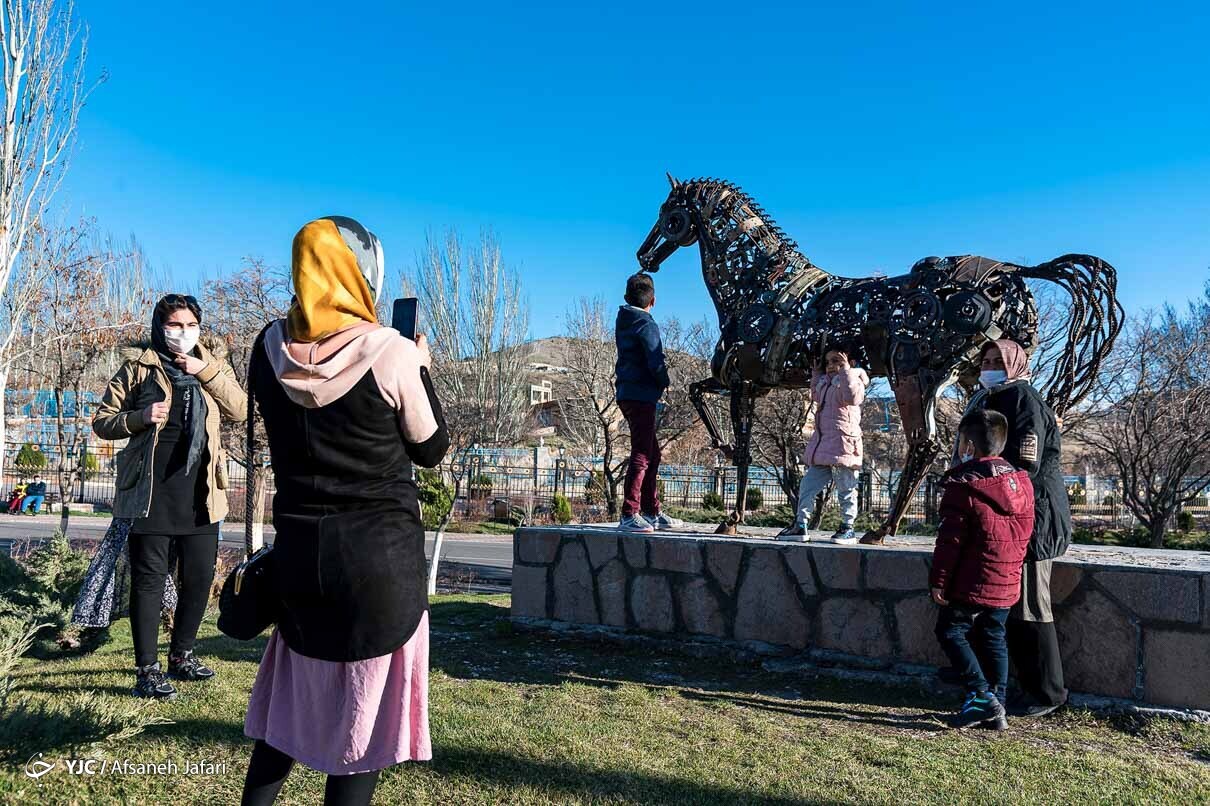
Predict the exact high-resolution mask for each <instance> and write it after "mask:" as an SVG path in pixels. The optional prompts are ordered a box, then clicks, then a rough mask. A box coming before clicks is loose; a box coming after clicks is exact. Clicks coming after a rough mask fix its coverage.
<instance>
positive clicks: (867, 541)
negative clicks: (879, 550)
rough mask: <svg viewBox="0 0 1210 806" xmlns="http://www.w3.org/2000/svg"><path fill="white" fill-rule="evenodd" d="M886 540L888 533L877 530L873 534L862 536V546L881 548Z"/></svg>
mask: <svg viewBox="0 0 1210 806" xmlns="http://www.w3.org/2000/svg"><path fill="white" fill-rule="evenodd" d="M885 538H886V532H884V531H883V530H882V529H875V530H873V531H872V532H866V533H865V534H864V535H862V536H861V541H860V542H861V544H862V545H865V546H881V545H882V544H883V540H884V539H885Z"/></svg>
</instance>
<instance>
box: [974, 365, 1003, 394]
mask: <svg viewBox="0 0 1210 806" xmlns="http://www.w3.org/2000/svg"><path fill="white" fill-rule="evenodd" d="M1007 380H1008V373H1007V372H1005V371H1004V370H1002V369H985V370H983V371H982V372H980V373H979V383H981V384H983V388H984V389H991V388H992V387H993V386H999V385H1000V384H1002V383H1004V382H1006V381H1007Z"/></svg>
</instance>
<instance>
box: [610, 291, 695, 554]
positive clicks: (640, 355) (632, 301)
mask: <svg viewBox="0 0 1210 806" xmlns="http://www.w3.org/2000/svg"><path fill="white" fill-rule="evenodd" d="M654 306H655V283H654V282H652V279H651V275H650V274H644V273H642V272H640V273H638V274H636V275H634V276H632V277H631V278H630V279H628V280H627V281H626V304H625V305H623V306H622V307H621V308H619V309H618V320H617V325H616V326H615V329H614V338H615V339H616V341H617V345H618V363H617V368H616V372H615V376H616V378H617V400H618V407H619V408H620V409H621V410H622V416H624V417H625V418H626V422H627V423H628V424H629V425H630V465H629V466H628V467H627V469H626V487H625V491H624V498H623V503H622V520H621V523H619V524H618V528H620V529H622V530H623V531H627V532H653V531H655V530H656V529H664V530H667V529H675V528H677V527H679V526H682V525H683V523H682V522H681V521H679V520H677V519H676V518H670V517H668V516H667V515H665V514H664V513H662V512H660V499H659V494H658V493H657V489H656V484H657V483H658V476H659V470H660V444H659V441H658V440H657V439H656V432H655V415H656V404H657V403H658V402H659V400H660V397H661V396H662V395H663V394H664V390H665V389H667V388H668V386H669V385H670V381H669V379H668V365H667V363H666V362H665V361H664V345H663V344H662V343H661V341H660V328H659V325H657V324H656V323H655V319H654V318H652V316H651V309H652V308H653V307H654Z"/></svg>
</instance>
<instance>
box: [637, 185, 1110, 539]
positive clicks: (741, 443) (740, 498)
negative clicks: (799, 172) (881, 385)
mask: <svg viewBox="0 0 1210 806" xmlns="http://www.w3.org/2000/svg"><path fill="white" fill-rule="evenodd" d="M668 181H669V183H670V184H671V185H672V190H671V192H669V194H668V198H667V199H666V200H665V201H664V203H663V205H662V206H661V207H660V212H659V219H658V220H657V221H656V223H655V225H654V226H653V227H652V228H651V233H650V234H649V235H648V236H647V239H646V240H645V241H643V245H642V246H641V247H640V248H639V251H638V260H639V265H640V266H641V267H642V269H643V270H645V271H649V272H654V271H658V270H659V268H660V264H661V263H663V261H664V260H665V259H666V258H667V257H668V256H669V255H671V254H672V253H673V252H674V251H676V250H677V249H678V248H680V247H682V246H691V245H693V244H694V243H696V244H697V245H698V248H699V250H700V252H701V261H702V276H703V277H704V278H705V281H706V287H707V288H708V289H709V291H710V297H711V299H712V300H713V301H714V306H715V308H716V309H717V311H718V319H719V330H720V332H721V336H720V338H719V341H718V345H717V347H716V348H715V352H714V358H713V360H712V362H711V375H712V377H710V378H708V379H706V380H703V381H701V382H699V383H696V384H694V385H693V386H692V387H691V389H690V394H691V397H692V399H693V401H694V405H695V406H696V408H697V411H698V414H699V415H700V416H701V418H702V421H703V422H704V423H705V425H706V428H707V430H708V432H709V434H710V438H711V440H712V441H713V443H714V446H715V447H716V448H718V449H720V450H722V451H723V452H724V454H725V455H727V456H728V457H729V458H730V460H731V461H732V463H733V464H734V465H735V466H736V468H737V476H738V485H737V487H738V489H737V491H736V492H737V495H736V508H735V510H734V512H733V513H732V514H731V516H730V518H729V519H728V521H727V522H725V523H724V524H722V525H721V526H720V527H719V532H720V533H722V534H735V533H736V531H737V527H738V526H739V525H740V524H742V523H743V522H744V503H745V500H746V494H747V488H748V465H749V464H750V462H751V439H752V420H753V416H754V413H755V408H756V400H757V398H759V397H760V396H762V395H764V394H767V393H768V392H769V391H770V390H772V389H775V388H805V387H808V386H809V385H810V382H811V369H812V367H814V366H816V365H817V363H818V362H819V360H820V359H821V358H822V356H823V354H824V352H825V351H826V350H827V349H828V347H830V346H834V345H840V346H843V347H844V348H845V349H847V350H848V351H849V353H850V355H853V356H855V357H856V358H857V360H858V361H859V362H860V363H861V364H862V366H864V367H865V368H866V369H867V371H868V372H869V374H870V375H871V376H875V377H878V376H881V377H886V378H887V379H888V381H889V383H890V386H891V389H892V391H893V392H894V395H895V403H896V406H897V407H898V409H899V414H900V419H901V421H902V423H903V430H904V433H905V435H906V437H907V441H908V453H907V461H906V463H905V466H904V470H903V474H902V476H901V477H900V481H899V488H898V490H897V492H896V496H895V502H894V505H893V506H892V508H891V511H890V513H889V515H888V517H887V519H886V521H885V522H884V523H883V524H882V525H881V526H880V527H879V528H877V529H875V530H873V531H871V532H868V533H867V534H866V535H865V536H864V537H863V538H862V542H864V543H881V542H882V540H883V538H884V537H885V536H886V535H893V534H895V531H896V529H897V528H898V526H899V523H900V521H901V519H902V518H903V514H904V512H905V511H906V509H907V506H908V503H909V502H910V501H911V498H912V496H913V495H914V494H915V492H916V490H917V488H918V487H919V485H920V482H921V480H922V479H923V478H924V476H925V474H926V472H927V471H928V468H929V466H930V465H931V464H932V463H933V461H934V460H935V459H936V458H937V455H938V453H939V451H940V450H941V448H942V446H941V443H940V441H939V440H938V437H937V428H936V422H935V419H934V413H935V411H936V405H937V399H938V397H939V396H940V395H941V393H942V392H943V391H944V390H945V389H946V388H947V387H949V386H950V385H951V384H953V383H955V382H961V383H962V384H963V385H964V386H966V387H967V388H970V387H973V386H974V384H975V383H976V381H977V377H978V376H977V373H978V369H979V368H978V367H977V366H976V363H975V362H976V358H977V356H978V353H979V348H980V346H981V345H982V344H984V343H985V342H987V341H988V340H990V339H998V338H1007V339H1012V340H1013V341H1015V342H1017V343H1019V344H1021V345H1022V346H1023V347H1024V348H1025V349H1026V351H1027V352H1029V353H1030V354H1032V353H1033V352H1034V350H1035V349H1037V344H1038V311H1037V305H1036V303H1035V301H1034V297H1033V294H1032V293H1031V292H1030V290H1029V287H1028V286H1027V284H1026V281H1027V280H1048V281H1051V282H1054V283H1057V284H1059V285H1060V286H1062V287H1063V288H1064V289H1065V290H1066V292H1067V293H1068V295H1069V296H1070V297H1071V307H1070V319H1069V321H1068V324H1067V328H1066V336H1067V341H1066V345H1065V346H1064V348H1063V350H1062V352H1061V354H1060V355H1059V357H1058V363H1057V367H1056V369H1055V370H1054V372H1053V374H1052V375H1051V379H1050V383H1049V386H1048V388H1046V389H1044V390H1043V391H1044V394H1045V395H1046V398H1047V401H1048V402H1049V403H1050V405H1051V407H1052V408H1054V410H1055V412H1056V413H1057V414H1059V415H1060V416H1061V415H1062V414H1063V412H1064V411H1066V410H1067V409H1069V408H1070V407H1072V406H1074V405H1076V404H1077V403H1078V402H1079V401H1080V400H1082V399H1083V398H1084V396H1085V395H1087V394H1088V392H1089V390H1090V388H1091V386H1092V383H1093V380H1094V378H1095V376H1096V373H1097V369H1098V366H1099V364H1100V362H1101V361H1102V359H1103V358H1104V357H1105V355H1106V354H1107V353H1108V352H1109V350H1110V348H1111V347H1112V346H1113V341H1114V339H1115V338H1116V337H1117V334H1118V332H1119V330H1120V329H1121V323H1122V309H1121V306H1120V305H1119V304H1118V302H1117V298H1116V288H1117V272H1116V271H1115V270H1114V268H1113V267H1112V266H1110V265H1109V264H1108V263H1106V262H1104V261H1103V260H1100V259H1099V258H1096V257H1092V256H1090V255H1064V256H1062V257H1059V258H1055V259H1054V260H1051V261H1049V262H1047V263H1042V264H1040V265H1037V266H1018V265H1016V264H1012V263H1003V262H1001V261H998V260H992V259H991V258H986V257H978V256H975V255H961V256H955V257H926V258H924V259H923V260H920V261H917V263H916V264H915V265H914V266H912V269H911V271H909V272H908V273H907V274H903V275H900V276H897V277H871V278H867V279H851V278H844V277H836V276H834V275H832V274H829V273H827V272H826V271H824V270H823V269H821V268H819V267H818V266H815V265H814V264H812V263H811V261H810V260H809V259H808V258H807V257H806V256H804V255H803V254H802V253H801V252H799V251H798V246H797V244H795V243H794V241H792V240H790V239H789V238H788V237H786V235H785V233H783V232H782V231H781V229H780V228H778V226H777V225H776V224H775V223H774V222H773V219H772V218H770V217H769V215H768V214H767V213H766V212H765V211H764V210H763V209H761V207H760V206H759V205H758V204H757V203H756V202H755V201H754V200H753V199H752V198H751V197H750V196H748V195H747V194H746V193H744V192H743V191H742V190H741V189H740V188H739V187H737V186H735V185H733V184H731V183H729V182H725V181H722V180H718V179H694V180H690V181H687V182H680V181H677V180H676V179H673V178H672V177H671V176H669V177H668ZM707 393H713V394H720V395H725V396H728V397H729V403H730V413H731V420H732V425H733V444H731V445H727V444H724V443H725V440H724V439H723V437H722V435H721V433H720V431H719V428H718V425H717V423H716V422H715V420H714V417H713V415H712V414H711V413H710V410H709V409H708V408H707V407H706V405H705V399H704V395H705V394H707Z"/></svg>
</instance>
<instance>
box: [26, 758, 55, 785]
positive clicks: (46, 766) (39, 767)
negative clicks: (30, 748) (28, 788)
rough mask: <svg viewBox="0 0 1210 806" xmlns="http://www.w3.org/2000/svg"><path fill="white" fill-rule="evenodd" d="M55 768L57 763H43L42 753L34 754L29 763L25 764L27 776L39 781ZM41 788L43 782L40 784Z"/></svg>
mask: <svg viewBox="0 0 1210 806" xmlns="http://www.w3.org/2000/svg"><path fill="white" fill-rule="evenodd" d="M54 768H55V762H53V761H43V760H42V754H41V753H34V754H33V755H32V756H30V757H29V761H27V762H25V774H26V775H28V776H29V777H30V778H33V779H34V780H35V781H37V780H38V779H39V778H41V777H42V776H43V775H46V773H48V772H50V771H51V770H53V769H54ZM38 785H39V786H41V785H42V784H41V782H40V781H39V783H38Z"/></svg>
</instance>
